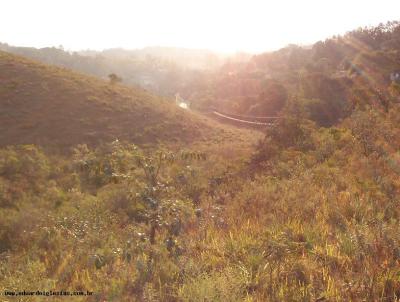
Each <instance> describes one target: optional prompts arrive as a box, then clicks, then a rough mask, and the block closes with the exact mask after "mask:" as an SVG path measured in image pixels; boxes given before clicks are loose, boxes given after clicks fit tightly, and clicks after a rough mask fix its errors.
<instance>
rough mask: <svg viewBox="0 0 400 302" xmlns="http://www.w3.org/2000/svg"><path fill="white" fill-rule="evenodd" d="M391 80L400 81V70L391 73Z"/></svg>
mask: <svg viewBox="0 0 400 302" xmlns="http://www.w3.org/2000/svg"><path fill="white" fill-rule="evenodd" d="M390 80H391V81H393V82H398V81H400V71H395V72H392V73H391V74H390Z"/></svg>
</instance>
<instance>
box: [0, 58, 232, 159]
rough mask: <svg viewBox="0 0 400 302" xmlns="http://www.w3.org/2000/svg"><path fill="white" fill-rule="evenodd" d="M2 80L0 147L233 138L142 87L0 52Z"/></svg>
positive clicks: (227, 131) (225, 129) (229, 132)
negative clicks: (118, 140) (122, 83)
mask: <svg viewBox="0 0 400 302" xmlns="http://www.w3.org/2000/svg"><path fill="white" fill-rule="evenodd" d="M118 78H119V77H118V76H117V78H115V79H114V82H115V81H117V82H118ZM0 79H1V87H0V105H1V107H0V133H1V136H0V146H6V145H13V144H38V145H42V146H46V148H53V149H57V150H62V151H65V150H68V149H69V148H70V147H72V146H74V145H77V144H82V143H85V144H88V145H91V146H94V145H98V144H100V143H101V142H110V141H112V140H114V139H116V138H118V139H121V140H129V141H131V142H134V143H136V144H138V145H141V146H144V145H152V146H154V145H158V144H162V143H164V144H169V145H172V144H178V143H179V144H180V143H193V142H195V141H201V140H203V139H211V140H213V139H214V138H215V137H219V138H222V139H225V138H224V137H225V136H226V137H229V136H232V137H233V136H236V135H237V134H236V132H235V133H233V132H232V130H231V129H230V128H228V127H223V126H221V125H219V124H217V123H213V122H212V121H210V120H209V119H207V118H205V117H203V116H199V115H198V114H195V113H193V112H184V110H183V109H181V108H179V107H177V106H175V104H172V102H171V101H170V100H169V99H165V98H162V97H157V96H154V95H152V94H150V93H148V92H146V91H144V90H143V89H140V88H137V87H136V88H128V87H126V86H123V85H112V84H110V83H109V82H107V81H104V80H99V79H96V78H94V77H89V76H85V75H82V74H79V73H75V72H71V71H69V70H66V69H62V68H57V67H51V66H47V65H43V64H39V63H36V62H34V61H30V60H27V59H24V58H22V57H18V56H14V55H12V54H8V53H5V52H0Z"/></svg>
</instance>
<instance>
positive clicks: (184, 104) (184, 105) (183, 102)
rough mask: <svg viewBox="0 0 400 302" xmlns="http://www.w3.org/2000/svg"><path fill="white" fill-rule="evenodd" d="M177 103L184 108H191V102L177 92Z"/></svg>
mask: <svg viewBox="0 0 400 302" xmlns="http://www.w3.org/2000/svg"><path fill="white" fill-rule="evenodd" d="M175 103H176V104H177V105H178V106H179V107H181V108H183V109H189V105H190V104H189V102H187V101H185V100H184V99H183V98H181V96H180V95H179V93H177V94H175Z"/></svg>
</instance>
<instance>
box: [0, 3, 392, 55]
mask: <svg viewBox="0 0 400 302" xmlns="http://www.w3.org/2000/svg"><path fill="white" fill-rule="evenodd" d="M0 4H1V5H0V7H1V10H0V42H3V43H8V44H10V45H16V46H33V47H50V46H59V45H62V46H63V47H64V48H65V49H68V50H82V49H95V50H101V49H106V48H114V47H122V48H126V49H134V48H143V47H146V46H172V47H185V48H199V49H210V50H214V51H217V52H227V53H234V52H238V51H245V52H251V53H258V52H262V51H268V50H275V49H279V48H281V47H284V46H286V45H288V44H299V45H307V44H311V43H314V42H317V41H319V40H323V39H325V38H328V37H331V36H333V35H336V34H343V33H345V32H347V31H349V30H352V29H356V28H358V27H360V26H369V25H377V24H379V23H380V22H386V21H389V20H400V0H379V1H377V0H375V1H371V0H335V1H333V0H331V1H326V0H304V1H301V0H276V1H275V0H274V1H271V0H264V1H261V0H196V1H195V0H0Z"/></svg>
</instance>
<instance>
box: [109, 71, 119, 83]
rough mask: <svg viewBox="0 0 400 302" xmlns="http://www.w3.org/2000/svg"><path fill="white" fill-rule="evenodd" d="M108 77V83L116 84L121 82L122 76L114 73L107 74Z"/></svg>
mask: <svg viewBox="0 0 400 302" xmlns="http://www.w3.org/2000/svg"><path fill="white" fill-rule="evenodd" d="M108 78H109V79H110V83H111V84H116V83H121V82H122V78H120V77H119V76H117V75H116V74H115V73H111V74H109V75H108Z"/></svg>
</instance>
